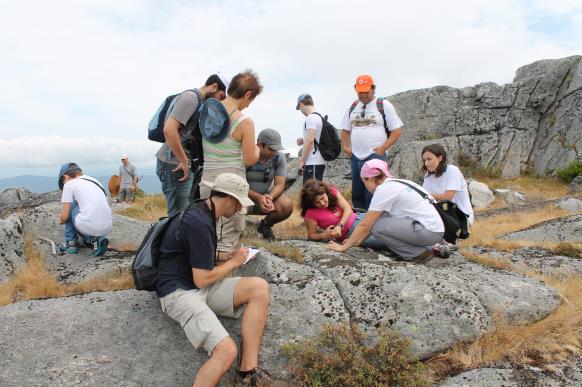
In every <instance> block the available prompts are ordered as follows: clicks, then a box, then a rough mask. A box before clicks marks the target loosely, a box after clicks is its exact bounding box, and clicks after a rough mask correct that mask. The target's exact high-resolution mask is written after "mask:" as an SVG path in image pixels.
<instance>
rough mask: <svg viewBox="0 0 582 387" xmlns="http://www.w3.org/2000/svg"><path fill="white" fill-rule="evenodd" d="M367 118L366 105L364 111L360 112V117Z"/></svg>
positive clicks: (363, 107)
mask: <svg viewBox="0 0 582 387" xmlns="http://www.w3.org/2000/svg"><path fill="white" fill-rule="evenodd" d="M365 116H366V105H363V106H362V111H361V112H360V117H362V118H364V117H365Z"/></svg>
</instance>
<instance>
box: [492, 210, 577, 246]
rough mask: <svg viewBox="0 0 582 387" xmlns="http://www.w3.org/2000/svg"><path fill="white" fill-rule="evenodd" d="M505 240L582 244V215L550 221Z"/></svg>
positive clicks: (516, 233)
mask: <svg viewBox="0 0 582 387" xmlns="http://www.w3.org/2000/svg"><path fill="white" fill-rule="evenodd" d="M503 238H504V239H510V240H515V239H521V240H528V241H540V242H554V243H558V242H577V243H580V242H582V215H572V216H567V217H564V218H558V219H553V220H548V221H545V222H541V223H538V224H534V225H533V226H531V227H528V228H526V229H524V230H521V231H516V232H512V233H510V234H507V235H506V236H504V237H503Z"/></svg>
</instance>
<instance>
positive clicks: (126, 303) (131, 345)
mask: <svg viewBox="0 0 582 387" xmlns="http://www.w3.org/2000/svg"><path fill="white" fill-rule="evenodd" d="M260 255H261V261H260V262H259V261H257V262H255V265H256V269H257V270H261V269H260V268H261V267H263V268H264V267H266V266H268V267H269V268H270V269H269V270H270V272H271V273H273V274H274V275H275V277H273V278H270V279H269V282H270V292H271V306H270V309H269V317H268V324H267V328H266V331H265V334H264V336H263V340H262V346H261V353H260V358H261V364H262V365H263V366H264V367H265V368H267V369H269V370H270V371H272V373H273V374H274V375H276V376H277V377H280V378H289V374H288V368H287V359H286V357H285V355H283V354H282V353H281V345H282V344H283V343H286V342H293V341H297V340H301V339H303V338H305V337H310V336H314V335H315V334H317V333H318V332H319V331H320V330H321V329H322V328H323V326H324V324H326V323H342V322H343V323H345V322H347V321H348V318H349V316H348V313H347V312H346V311H345V309H344V308H343V301H342V299H341V297H340V295H339V292H338V290H337V289H336V287H335V286H334V285H333V283H332V282H331V281H330V280H329V279H327V278H325V277H324V276H323V275H322V274H321V273H319V272H318V271H316V270H314V269H310V268H308V267H303V266H302V265H298V264H295V263H293V262H287V261H284V260H282V259H280V258H277V257H274V256H272V255H270V254H268V253H261V254H260ZM261 262H263V263H261ZM278 270H280V271H284V272H285V278H281V277H279V278H278V279H276V274H275V272H276V271H278ZM221 321H222V323H223V325H224V326H225V328H226V329H227V330H228V332H230V333H231V335H232V336H233V337H234V338H235V340H236V341H238V342H239V344H240V319H228V318H221ZM0 347H2V348H10V350H8V351H2V355H0V356H1V357H0V364H2V371H0V385H46V384H48V385H73V384H81V385H103V386H113V385H140V386H142V385H143V386H160V385H173V386H178V385H183V386H186V385H190V383H192V380H193V378H194V375H195V373H196V371H197V370H198V369H199V368H200V367H201V366H202V364H203V363H204V362H206V360H207V359H208V356H207V354H206V353H205V352H204V351H197V350H195V349H194V348H193V347H192V345H191V344H190V343H189V341H188V339H187V338H186V336H185V335H184V332H183V331H182V328H181V327H180V326H179V325H178V324H176V323H174V322H173V321H172V320H171V319H170V318H169V317H167V316H166V315H165V314H164V313H162V311H161V309H160V306H159V301H158V300H157V297H156V296H155V295H154V294H153V293H150V292H140V291H136V290H125V291H118V292H105V293H91V294H85V295H81V296H74V297H67V298H60V299H51V300H44V301H27V302H21V303H17V304H13V305H9V306H6V307H4V308H0ZM239 347H240V346H239ZM227 382H228V378H225V379H224V380H223V385H227Z"/></svg>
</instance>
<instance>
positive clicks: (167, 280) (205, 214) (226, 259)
mask: <svg viewBox="0 0 582 387" xmlns="http://www.w3.org/2000/svg"><path fill="white" fill-rule="evenodd" d="M204 184H206V185H207V186H209V187H210V189H211V191H210V197H209V198H208V199H205V200H202V201H196V202H194V203H192V204H191V205H190V206H189V207H188V208H187V209H186V210H185V211H184V212H182V213H181V214H180V215H179V216H175V217H174V218H173V219H172V220H171V221H170V224H169V225H168V229H167V231H166V232H165V233H164V237H163V239H162V243H161V246H160V258H159V264H158V271H159V277H158V280H157V282H156V293H157V295H158V297H159V298H160V304H161V306H162V310H163V311H164V312H165V313H166V314H167V315H168V316H170V317H171V318H172V319H174V320H175V321H176V322H178V323H180V325H181V326H182V328H183V329H184V332H185V333H186V337H188V340H189V341H190V343H192V345H193V346H194V347H195V348H199V347H203V348H204V349H205V350H206V351H207V352H208V354H209V355H210V359H209V360H208V361H207V362H206V363H204V365H203V366H202V367H201V368H200V369H199V370H198V372H197V374H196V377H195V379H194V383H193V385H194V386H202V385H204V386H206V385H210V386H214V385H217V384H218V383H219V382H220V380H221V378H222V377H223V375H224V374H225V373H226V372H227V371H228V370H229V369H230V367H231V365H232V364H233V363H234V362H235V361H236V360H237V353H238V350H237V346H236V344H235V342H234V340H233V339H232V338H231V337H230V336H229V334H228V332H227V331H226V329H225V328H224V327H223V326H222V324H221V322H220V320H219V319H218V317H217V315H219V316H225V317H230V318H236V314H235V311H236V310H237V309H238V308H239V307H242V306H244V307H245V308H244V312H243V314H242V323H241V336H242V344H241V346H242V351H241V352H242V354H241V356H240V364H239V367H238V372H237V382H238V383H240V384H242V385H253V386H254V385H258V384H260V383H268V382H269V381H270V376H269V374H268V373H267V372H266V371H265V370H263V369H262V368H260V367H259V366H258V357H259V347H260V344H261V337H262V335H263V331H264V329H265V324H266V322H267V315H268V311H269V285H268V284H267V282H266V281H265V280H264V279H262V278H258V277H229V275H230V273H232V272H233V271H234V270H236V269H238V268H239V267H240V266H242V265H244V264H245V263H246V262H247V261H248V253H249V250H248V248H246V247H241V248H239V249H237V250H235V251H233V252H232V253H230V254H229V255H228V256H219V255H218V253H217V235H216V222H217V221H218V219H219V218H220V217H221V216H224V217H229V218H230V217H232V216H233V215H234V214H235V212H237V211H241V210H242V208H243V206H250V205H252V204H253V202H252V200H250V199H249V198H248V196H247V195H248V190H249V185H248V183H247V182H246V181H245V180H244V178H243V177H240V176H238V175H236V174H234V173H223V174H220V175H218V176H217V177H216V179H215V180H214V182H213V183H212V182H206V181H204Z"/></svg>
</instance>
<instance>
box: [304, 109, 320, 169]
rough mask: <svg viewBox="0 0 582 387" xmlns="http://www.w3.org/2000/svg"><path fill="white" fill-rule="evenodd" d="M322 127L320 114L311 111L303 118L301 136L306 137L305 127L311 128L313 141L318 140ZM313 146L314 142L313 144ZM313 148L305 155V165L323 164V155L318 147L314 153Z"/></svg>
mask: <svg viewBox="0 0 582 387" xmlns="http://www.w3.org/2000/svg"><path fill="white" fill-rule="evenodd" d="M322 128H323V121H322V119H321V117H320V116H318V115H317V114H315V113H311V114H310V115H308V116H307V117H306V118H305V125H304V126H303V138H304V139H307V129H313V130H314V133H313V137H314V138H315V141H317V142H319V139H320V138H321V129H322ZM313 147H314V148H315V143H314V144H313ZM313 151H314V149H311V151H309V155H307V159H306V160H305V165H322V164H325V160H324V159H323V156H321V152H320V151H319V149H317V151H316V152H315V153H313Z"/></svg>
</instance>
